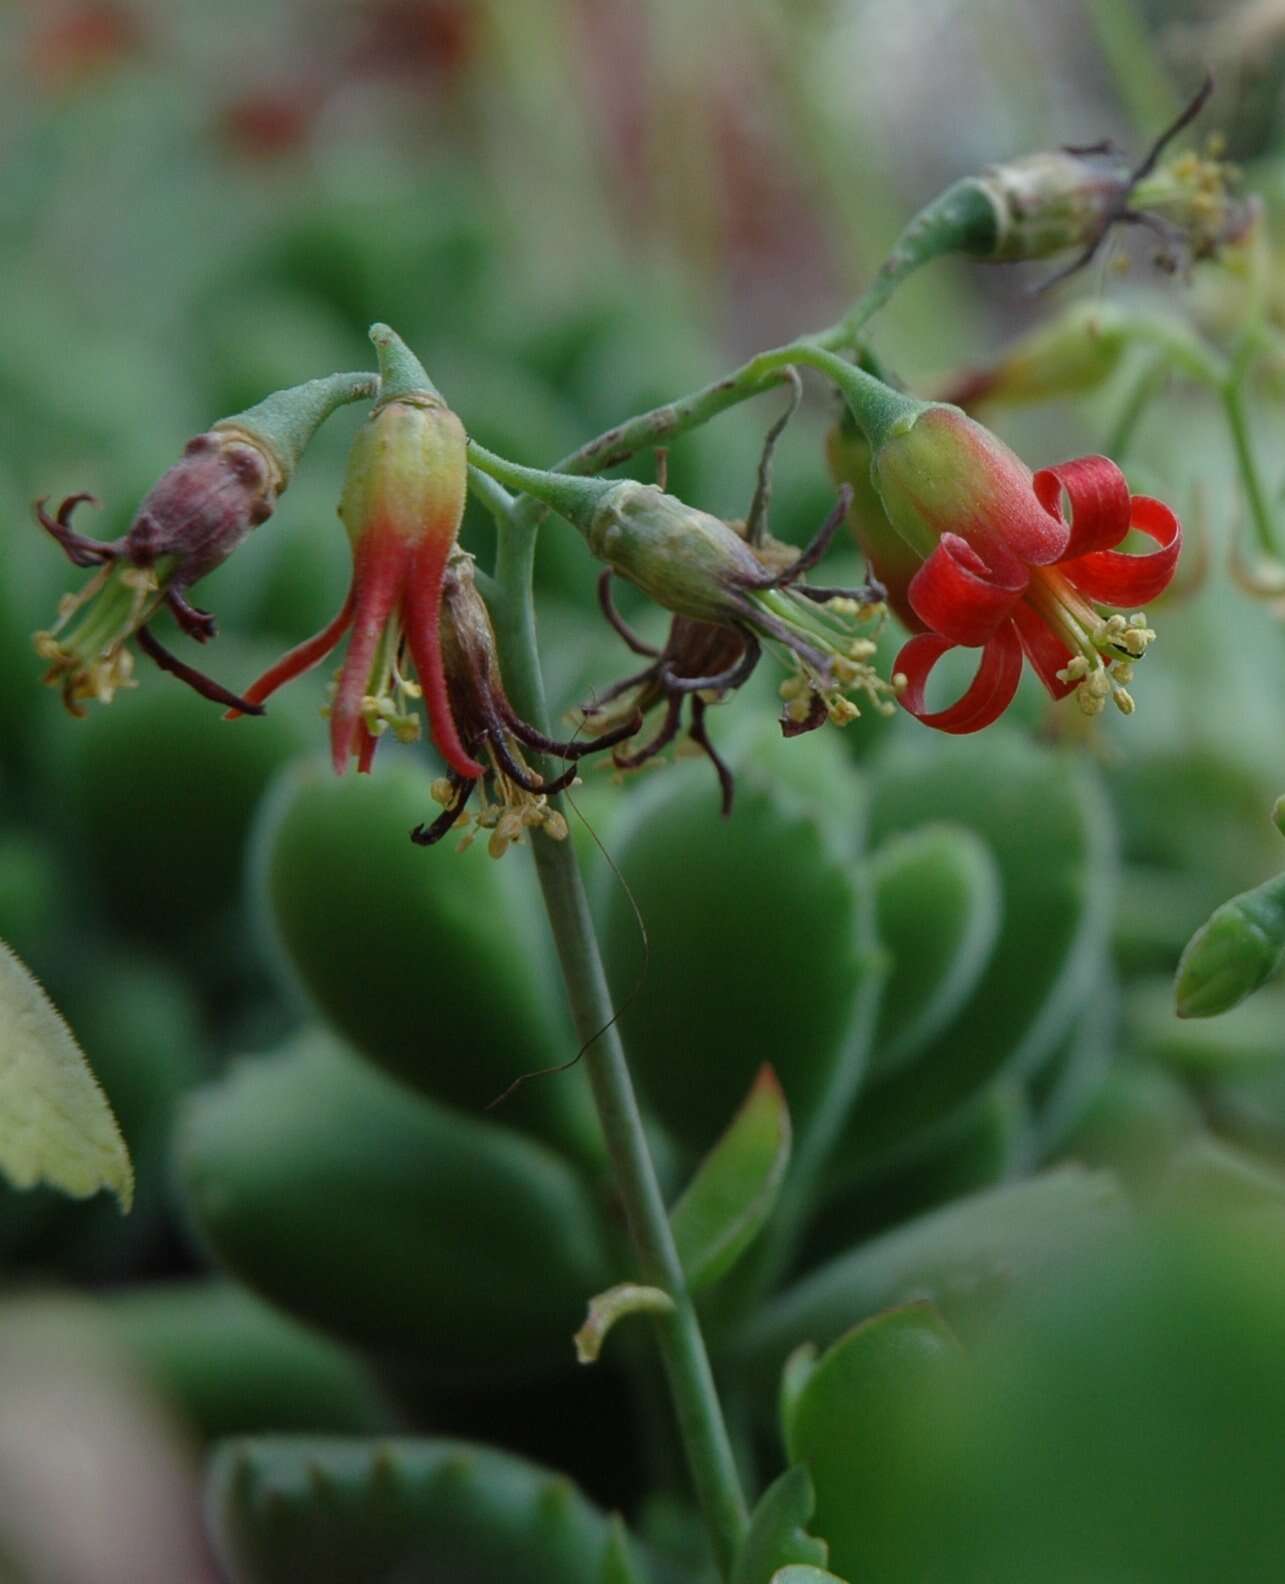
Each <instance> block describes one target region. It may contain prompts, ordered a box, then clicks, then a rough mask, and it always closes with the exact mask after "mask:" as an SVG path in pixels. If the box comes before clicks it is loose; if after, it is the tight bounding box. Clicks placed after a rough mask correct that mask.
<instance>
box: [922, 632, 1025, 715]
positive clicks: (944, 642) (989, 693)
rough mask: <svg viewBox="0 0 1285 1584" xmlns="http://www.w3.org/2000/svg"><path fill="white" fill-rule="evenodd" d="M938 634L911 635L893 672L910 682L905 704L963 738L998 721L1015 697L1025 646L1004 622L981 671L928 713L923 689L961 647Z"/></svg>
mask: <svg viewBox="0 0 1285 1584" xmlns="http://www.w3.org/2000/svg"><path fill="white" fill-rule="evenodd" d="M958 647H959V645H956V644H953V643H951V642H950V641H949V639H946V638H943V637H941V636H940V635H939V634H938V633H921V634H920V635H919V637H917V638H912V639H911V640H910V642H909V643H908V644H906V646H905V647H904V648H903V649H902V651H901V653H900V654H899V655H898V656H897V660H896V663H895V665H894V666H893V672H894V674H895V673H896V672H898V671H901V672H904V673H905V676H906V686H905V688H904V689H903V690H902V692H901V693H900V694H899V695H898V696H899V699H900V702H901V704H902V705H903V707H904V708H905V709H907V710H909V711H910V713H911V714H912V715H913V716H914V717H915V719H916V720H918V721H920V722H922V724H923V725H925V726H933V727H935V728H936V729H937V730H938V731H944V732H951V733H953V734H954V735H956V736H963V735H964V734H965V733H967V732H975V731H981V729H982V727H983V726H989V725H990V724H991V722H992V721H994V720H998V719H999V717H1000V716H1001V715H1002V714H1003V713H1004V711H1005V710H1006V709H1007V708H1008V706H1009V705H1010V704H1011V703H1012V701H1013V695H1014V693H1016V692H1017V684H1018V682H1020V681H1021V677H1022V644H1021V640H1020V639H1019V637H1018V634H1017V628H1016V627H1014V625H1013V623H1012V622H1011V621H1010V622H1005V623H1004V624H1003V626H1002V627H999V628H997V629H996V631H995V633H994V635H993V636H992V637H991V639H990V641H989V642H988V643H987V645H986V647H985V648H984V649H983V650H982V658H981V662H980V664H979V665H978V667H977V674H976V676H974V678H973V680H972V682H971V683H970V684H969V686H968V689H967V691H966V692H965V693H964V695H963V697H962V698H959V699H957V700H956V701H955V703H954V704H952V705H950V706H949V708H947V709H944V710H936V711H934V712H933V713H931V714H928V713H925V711H924V689H925V687H926V686H927V683H928V677H929V675H930V673H931V672H932V668H933V667H934V666H935V665H936V664H937V662H938V660H940V659H941V657H942V655H944V654H946V653H947V651H949V650H951V649H955V648H958Z"/></svg>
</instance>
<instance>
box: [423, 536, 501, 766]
mask: <svg viewBox="0 0 1285 1584" xmlns="http://www.w3.org/2000/svg"><path fill="white" fill-rule="evenodd" d="M451 547H452V546H451V542H450V541H447V542H446V543H444V544H443V543H437V542H435V541H434V540H433V539H429V538H427V537H426V538H424V539H422V540H421V541H420V542H419V544H417V545H416V546H415V548H414V551H413V552H412V557H411V567H410V575H409V577H408V578H407V582H406V638H407V641H408V642H409V644H410V652H411V657H412V658H413V659H414V661H415V670H416V673H417V674H418V676H419V680H420V684H421V686H422V687H423V689H424V704H425V707H426V708H427V710H428V724H429V728H430V730H431V731H432V733H433V741H434V742H435V743H436V744H437V747H438V750H439V752H440V753H441V755H442V758H443V759H445V760H446V762H447V764H448V765H450V767H451V769H452V770H454V771H456V772H457V774H459V775H462V776H465V777H467V778H468V780H470V781H476V780H477V778H478V776H480V775H481V774H482V773H483V771H484V769H485V766H484V765H480V764H478V762H477V760H476V759H473V758H471V757H470V756H469V754H468V752H467V750H466V749H465V747H464V744H463V743H462V742H461V741H460V736H459V732H458V731H457V729H456V726H455V717H454V716H453V715H452V714H451V703H450V699H449V698H448V696H447V692H446V673H445V671H444V669H443V667H442V646H441V642H440V640H439V637H438V613H439V611H440V609H441V604H442V577H443V574H444V573H445V571H446V559H447V557H448V556H449V554H450V552H451Z"/></svg>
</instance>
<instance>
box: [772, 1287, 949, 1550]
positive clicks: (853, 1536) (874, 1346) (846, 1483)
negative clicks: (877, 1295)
mask: <svg viewBox="0 0 1285 1584" xmlns="http://www.w3.org/2000/svg"><path fill="white" fill-rule="evenodd" d="M963 1356H964V1355H963V1351H962V1349H961V1348H960V1346H959V1343H958V1342H957V1341H956V1339H955V1337H954V1335H953V1334H952V1332H951V1330H950V1328H949V1327H948V1326H947V1325H946V1323H945V1321H944V1320H943V1319H942V1318H941V1316H940V1315H939V1314H938V1313H937V1311H936V1310H935V1309H933V1308H932V1306H931V1305H929V1304H922V1303H920V1304H908V1305H907V1306H906V1307H905V1308H902V1309H893V1310H890V1311H889V1312H888V1313H886V1314H881V1315H876V1316H875V1317H874V1319H872V1320H867V1321H866V1322H865V1323H864V1324H863V1325H859V1326H856V1327H854V1328H853V1329H852V1330H851V1331H849V1332H848V1333H847V1334H846V1335H845V1336H843V1337H841V1338H840V1339H839V1341H837V1342H836V1343H835V1344H834V1346H833V1347H832V1348H830V1349H829V1350H828V1351H827V1352H826V1353H825V1354H824V1355H823V1357H822V1358H821V1360H820V1362H819V1363H818V1364H817V1367H816V1369H815V1370H814V1371H813V1373H812V1376H811V1378H810V1379H809V1381H808V1383H807V1385H806V1386H805V1387H804V1390H803V1393H802V1396H801V1397H800V1399H799V1403H798V1407H797V1410H796V1412H795V1414H794V1417H793V1421H792V1425H791V1432H790V1438H789V1443H788V1452H789V1456H790V1458H791V1460H792V1461H794V1462H797V1463H806V1464H807V1466H808V1468H809V1469H810V1470H811V1473H812V1484H813V1487H814V1488H815V1492H816V1512H815V1515H814V1518H813V1523H814V1525H815V1527H816V1529H817V1531H818V1533H820V1534H822V1535H824V1536H825V1538H826V1540H827V1541H828V1543H829V1546H830V1559H831V1560H833V1562H834V1563H835V1565H836V1566H837V1567H841V1568H842V1569H843V1570H844V1572H845V1573H852V1574H854V1575H856V1576H859V1577H862V1578H870V1579H883V1578H895V1577H897V1576H898V1573H897V1557H898V1549H899V1545H900V1541H901V1533H900V1515H896V1516H894V1515H893V1513H891V1512H890V1511H889V1509H888V1506H887V1504H886V1503H884V1501H883V1483H882V1479H881V1470H882V1464H883V1461H884V1458H885V1455H886V1446H887V1443H888V1442H889V1440H890V1439H892V1438H893V1437H894V1436H895V1435H896V1434H897V1432H898V1431H899V1429H900V1421H901V1418H902V1416H903V1415H904V1413H905V1410H906V1407H907V1405H909V1404H911V1403H913V1402H916V1401H918V1400H919V1399H921V1398H922V1397H923V1395H924V1394H925V1393H926V1392H927V1393H931V1392H933V1391H934V1390H935V1389H936V1388H937V1386H938V1385H939V1383H942V1382H946V1381H948V1380H949V1379H951V1378H952V1376H953V1374H954V1372H955V1371H956V1370H957V1369H958V1368H959V1365H960V1362H961V1360H962V1359H963Z"/></svg>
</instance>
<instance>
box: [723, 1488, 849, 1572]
mask: <svg viewBox="0 0 1285 1584" xmlns="http://www.w3.org/2000/svg"><path fill="white" fill-rule="evenodd" d="M815 1507H816V1496H815V1493H814V1492H813V1489H812V1476H811V1475H810V1474H809V1473H808V1471H807V1469H806V1468H803V1467H802V1466H801V1465H798V1464H796V1465H795V1467H794V1468H789V1469H786V1471H785V1473H784V1474H782V1475H781V1477H780V1478H779V1479H777V1480H774V1481H773V1482H772V1484H771V1485H769V1486H768V1488H767V1489H766V1490H765V1491H764V1492H763V1494H762V1496H761V1497H760V1498H759V1501H758V1504H757V1506H756V1507H755V1508H754V1511H753V1513H752V1514H751V1516H750V1527H749V1532H748V1534H747V1535H746V1536H745V1540H744V1542H743V1543H742V1545H741V1549H740V1550H739V1552H738V1553H737V1556H736V1563H735V1566H734V1567H733V1568H732V1584H769V1580H770V1579H771V1578H772V1577H773V1575H774V1574H775V1573H776V1572H777V1570H778V1569H780V1568H781V1567H783V1566H785V1564H787V1563H790V1562H806V1563H821V1562H827V1561H829V1558H830V1551H829V1547H828V1546H827V1545H826V1543H825V1541H824V1540H818V1539H817V1538H816V1537H815V1536H814V1535H810V1534H808V1532H807V1523H808V1520H809V1519H810V1518H811V1517H812V1513H813V1510H814V1508H815Z"/></svg>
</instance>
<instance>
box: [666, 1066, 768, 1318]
mask: <svg viewBox="0 0 1285 1584" xmlns="http://www.w3.org/2000/svg"><path fill="white" fill-rule="evenodd" d="M789 1160H790V1113H789V1108H788V1107H787V1106H786V1103H785V1095H784V1094H783V1093H782V1092H781V1086H780V1084H779V1083H777V1081H776V1074H775V1073H774V1072H773V1071H772V1069H771V1067H769V1066H763V1067H761V1068H760V1069H759V1075H758V1077H757V1078H756V1079H755V1080H754V1086H753V1088H752V1089H751V1090H750V1092H749V1095H748V1096H747V1098H746V1100H745V1101H744V1103H743V1104H742V1106H741V1108H740V1110H739V1111H738V1112H737V1113H736V1115H735V1116H734V1117H733V1118H732V1120H731V1122H730V1123H729V1125H728V1128H727V1131H726V1132H725V1133H724V1134H723V1136H722V1138H721V1139H719V1141H718V1143H717V1144H715V1146H714V1148H713V1149H712V1150H711V1151H710V1152H709V1154H708V1155H707V1156H706V1157H705V1159H704V1160H703V1161H702V1162H701V1165H700V1168H699V1169H698V1171H697V1173H696V1175H695V1177H693V1178H692V1180H691V1182H690V1183H688V1185H687V1187H686V1189H685V1190H684V1191H683V1195H682V1197H681V1198H680V1199H679V1201H678V1203H677V1204H676V1205H675V1206H674V1208H673V1209H672V1210H671V1211H670V1217H669V1218H670V1223H671V1225H672V1226H673V1230H674V1241H675V1243H676V1244H677V1245H678V1254H679V1258H680V1259H681V1260H682V1265H683V1270H684V1271H685V1273H686V1275H687V1282H688V1286H689V1287H690V1288H691V1289H692V1290H693V1291H696V1290H698V1289H700V1288H701V1287H708V1286H709V1285H710V1283H711V1282H715V1281H717V1280H718V1278H719V1277H720V1276H722V1275H724V1274H725V1273H726V1272H727V1271H728V1270H730V1269H731V1267H732V1266H733V1265H734V1264H735V1263H736V1261H737V1259H739V1258H740V1256H741V1254H742V1253H743V1252H744V1251H745V1249H746V1248H747V1247H748V1246H749V1244H750V1243H751V1242H752V1241H753V1239H754V1237H755V1235H756V1234H757V1232H758V1231H759V1229H760V1228H761V1227H762V1225H763V1223H764V1222H765V1221H766V1220H767V1218H768V1216H769V1215H770V1214H771V1211H772V1206H773V1204H774V1203H775V1202H776V1195H777V1190H778V1189H779V1188H780V1186H781V1181H782V1179H783V1177H784V1176H785V1169H786V1166H787V1165H788V1164H789Z"/></svg>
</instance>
